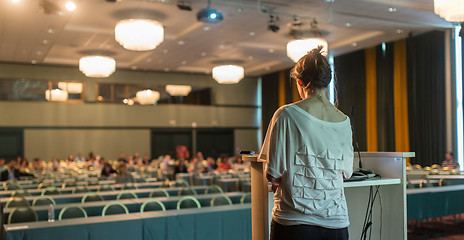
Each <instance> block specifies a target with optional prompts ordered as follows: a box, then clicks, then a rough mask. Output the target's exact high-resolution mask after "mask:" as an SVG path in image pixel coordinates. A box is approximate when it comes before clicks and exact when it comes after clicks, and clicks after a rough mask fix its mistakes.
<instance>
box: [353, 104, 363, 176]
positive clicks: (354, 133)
mask: <svg viewBox="0 0 464 240" xmlns="http://www.w3.org/2000/svg"><path fill="white" fill-rule="evenodd" d="M353 116H354V106H351V111H350V118H351V119H352V120H353ZM351 131H352V132H353V138H354V147H355V148H356V149H355V151H356V152H358V158H359V168H360V169H362V168H363V167H362V161H361V152H360V151H359V144H358V140H357V138H356V132H355V130H354V125H353V121H351Z"/></svg>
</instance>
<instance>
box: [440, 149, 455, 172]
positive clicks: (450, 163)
mask: <svg viewBox="0 0 464 240" xmlns="http://www.w3.org/2000/svg"><path fill="white" fill-rule="evenodd" d="M441 166H442V167H449V168H452V169H459V163H458V161H456V159H454V154H453V153H452V152H447V153H446V154H445V160H444V161H443V163H442V164H441Z"/></svg>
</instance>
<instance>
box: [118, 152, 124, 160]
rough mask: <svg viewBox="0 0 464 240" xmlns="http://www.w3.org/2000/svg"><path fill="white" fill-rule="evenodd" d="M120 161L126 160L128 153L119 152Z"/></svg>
mask: <svg viewBox="0 0 464 240" xmlns="http://www.w3.org/2000/svg"><path fill="white" fill-rule="evenodd" d="M118 162H126V155H125V154H124V153H123V152H121V153H119V158H118Z"/></svg>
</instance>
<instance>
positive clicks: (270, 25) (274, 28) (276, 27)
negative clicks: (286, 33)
mask: <svg viewBox="0 0 464 240" xmlns="http://www.w3.org/2000/svg"><path fill="white" fill-rule="evenodd" d="M277 21H279V17H278V16H276V17H274V15H272V14H271V15H270V19H269V23H268V25H267V29H269V30H270V31H272V32H278V31H279V29H280V27H279V25H278V24H277Z"/></svg>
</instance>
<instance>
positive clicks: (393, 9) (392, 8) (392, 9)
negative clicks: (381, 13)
mask: <svg viewBox="0 0 464 240" xmlns="http://www.w3.org/2000/svg"><path fill="white" fill-rule="evenodd" d="M388 11H389V12H396V8H394V7H391V8H388Z"/></svg>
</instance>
